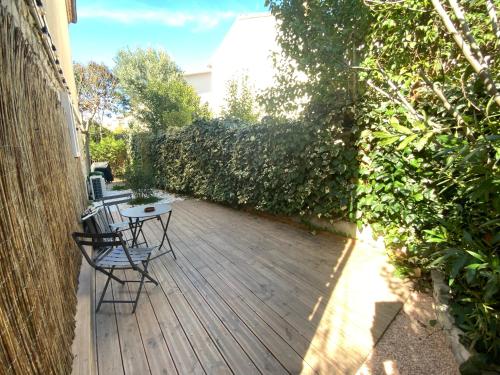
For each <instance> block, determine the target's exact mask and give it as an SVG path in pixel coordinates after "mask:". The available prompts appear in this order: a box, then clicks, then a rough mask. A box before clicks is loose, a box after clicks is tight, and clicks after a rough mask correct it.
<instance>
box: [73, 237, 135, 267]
mask: <svg viewBox="0 0 500 375" xmlns="http://www.w3.org/2000/svg"><path fill="white" fill-rule="evenodd" d="M72 237H73V239H74V240H75V242H76V244H77V245H78V248H79V249H80V251H81V253H82V255H83V256H84V258H85V260H86V261H87V262H88V263H89V264H90V265H91V266H92V267H94V268H95V267H96V264H95V261H96V260H97V259H98V258H100V257H102V256H103V255H105V254H106V253H107V252H108V251H109V250H111V249H112V248H114V247H116V246H121V247H122V248H123V250H124V251H125V253H126V254H127V258H128V259H129V261H130V262H132V259H131V257H130V254H129V252H128V248H127V244H126V243H125V241H124V240H123V236H122V234H121V233H120V232H113V233H81V232H74V233H72ZM85 246H90V247H91V248H92V249H93V250H94V252H95V253H96V254H97V255H96V256H95V257H92V256H91V255H90V254H89V253H88V252H87V250H86V249H85Z"/></svg>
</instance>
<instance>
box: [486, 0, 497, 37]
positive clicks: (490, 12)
mask: <svg viewBox="0 0 500 375" xmlns="http://www.w3.org/2000/svg"><path fill="white" fill-rule="evenodd" d="M486 9H488V15H489V16H490V21H491V27H492V29H493V33H494V34H495V36H496V37H497V39H500V26H499V25H498V18H497V10H496V9H495V4H493V2H492V1H491V0H486Z"/></svg>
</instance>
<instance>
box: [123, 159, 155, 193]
mask: <svg viewBox="0 0 500 375" xmlns="http://www.w3.org/2000/svg"><path fill="white" fill-rule="evenodd" d="M125 180H126V181H127V186H128V187H129V188H130V189H131V190H132V192H133V193H134V196H135V198H141V199H143V198H150V197H152V196H153V195H154V193H153V188H154V186H155V179H154V176H153V173H152V171H151V170H150V169H149V168H142V167H141V166H140V165H139V164H133V165H130V166H129V167H128V168H127V171H126V172H125Z"/></svg>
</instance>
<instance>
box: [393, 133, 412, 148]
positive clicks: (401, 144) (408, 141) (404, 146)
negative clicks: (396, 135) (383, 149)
mask: <svg viewBox="0 0 500 375" xmlns="http://www.w3.org/2000/svg"><path fill="white" fill-rule="evenodd" d="M415 138H417V134H412V135H410V136H409V137H406V138H405V139H404V140H403V142H401V143H400V144H399V145H398V147H396V149H397V150H403V149H405V148H406V146H408V144H409V143H410V142H412V141H413V140H414V139H415Z"/></svg>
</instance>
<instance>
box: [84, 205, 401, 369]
mask: <svg viewBox="0 0 500 375" xmlns="http://www.w3.org/2000/svg"><path fill="white" fill-rule="evenodd" d="M146 235H147V236H148V237H149V238H150V239H154V241H159V236H161V232H160V227H159V223H158V222H156V221H150V222H149V223H148V225H147V230H146ZM169 236H170V239H171V240H172V244H173V246H174V249H175V252H176V254H177V261H175V260H174V259H173V257H172V256H171V255H170V254H168V255H166V256H162V257H160V258H158V259H156V260H154V261H152V262H151V271H152V273H153V274H154V276H155V277H156V278H157V279H158V281H159V282H160V285H159V286H157V287H153V286H152V285H148V286H147V293H143V294H142V295H141V299H140V302H139V306H138V308H137V311H136V313H135V315H133V314H131V313H130V312H131V306H130V305H126V304H119V305H112V304H104V305H103V306H102V307H101V311H99V313H97V314H96V315H95V320H94V321H95V342H96V353H97V368H98V371H99V374H103V375H110V374H122V373H125V374H149V373H152V374H175V373H179V374H202V373H211V374H212V373H216V374H225V373H227V374H230V373H235V374H258V373H262V374H282V373H294V374H298V373H305V374H307V373H314V372H316V373H321V374H352V373H355V372H356V370H357V369H358V368H359V366H360V365H361V363H362V362H363V360H364V359H365V358H366V356H367V355H368V353H369V352H370V350H371V348H372V347H373V345H374V343H375V342H376V341H377V340H378V338H379V337H380V336H381V335H382V334H383V332H384V330H385V329H386V328H387V326H388V324H390V322H391V321H392V319H393V318H394V316H395V314H396V313H397V312H398V311H399V309H400V308H401V302H400V301H401V298H400V297H398V293H399V292H401V291H403V289H404V288H402V287H401V285H400V282H399V281H398V280H396V279H394V278H392V277H391V276H390V275H391V269H390V267H389V266H388V265H387V260H386V258H385V256H384V254H383V252H381V251H380V250H376V249H374V248H371V247H369V246H368V245H364V244H363V243H357V244H356V242H355V241H352V240H347V239H344V238H342V237H337V236H334V235H331V234H319V235H316V236H313V235H311V234H309V233H308V232H307V231H305V230H303V229H301V228H298V227H296V226H292V225H289V224H285V223H281V222H277V221H273V220H269V219H265V218H262V217H259V216H254V215H251V214H248V213H244V212H241V211H237V210H232V209H229V208H226V207H222V206H219V205H215V204H211V203H207V202H202V201H196V200H186V201H180V202H176V203H174V204H173V215H172V221H171V224H170V228H169ZM151 242H153V241H151ZM121 276H123V277H135V274H129V273H127V274H126V275H124V274H123V273H122V275H121ZM103 283H104V276H102V275H101V274H98V275H97V276H96V280H95V285H96V293H95V294H96V295H95V298H98V296H99V294H100V291H101V290H102V287H103ZM136 287H137V284H129V285H125V286H120V285H119V284H115V283H113V284H112V290H111V291H108V293H109V294H108V296H110V295H111V293H112V295H113V298H117V299H123V298H130V296H131V294H133V293H134V291H135V288H136ZM129 288H130V289H129Z"/></svg>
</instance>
